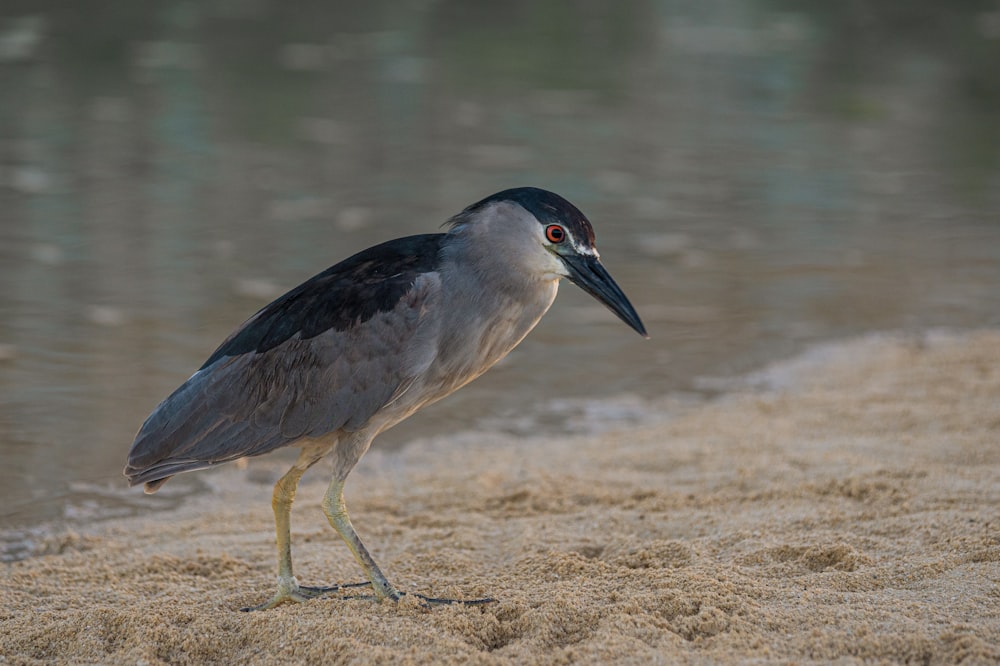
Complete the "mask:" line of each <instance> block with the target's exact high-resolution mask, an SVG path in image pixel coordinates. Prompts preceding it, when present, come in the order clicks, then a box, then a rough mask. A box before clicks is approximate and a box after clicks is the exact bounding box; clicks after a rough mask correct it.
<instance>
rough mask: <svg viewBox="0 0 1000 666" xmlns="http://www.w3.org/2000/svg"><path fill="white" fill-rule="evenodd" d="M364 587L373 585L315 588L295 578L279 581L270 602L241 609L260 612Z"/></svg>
mask: <svg viewBox="0 0 1000 666" xmlns="http://www.w3.org/2000/svg"><path fill="white" fill-rule="evenodd" d="M362 587H371V583H370V582H368V581H364V582H363V583H344V584H342V585H330V586H321V587H313V586H310V585H299V584H298V582H297V581H296V580H295V579H294V578H293V579H292V580H291V581H282V580H279V581H278V591H277V592H275V594H274V596H273V597H271V598H270V599H269V600H268V601H265V602H264V603H262V604H258V605H256V606H247V607H246V608H241V609H240V610H241V611H243V612H244V613H247V612H250V611H258V610H269V609H271V608H274V607H275V606H280V605H281V604H287V603H302V602H303V601H309V600H310V599H315V598H317V597H323V596H326V595H328V594H334V593H338V592H339V593H345V592H348V591H349V590H354V589H358V588H362ZM340 598H341V599H367V598H370V595H354V594H341V597H340Z"/></svg>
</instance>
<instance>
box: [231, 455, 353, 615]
mask: <svg viewBox="0 0 1000 666" xmlns="http://www.w3.org/2000/svg"><path fill="white" fill-rule="evenodd" d="M316 460H317V458H315V457H314V456H311V455H306V454H305V453H303V455H301V456H300V457H299V459H298V460H297V461H296V462H295V465H294V466H293V467H292V468H291V469H290V470H288V472H287V473H286V474H285V475H284V476H283V477H281V478H280V479H278V482H277V483H276V484H274V493H273V494H272V495H271V508H272V509H273V510H274V527H275V532H276V536H277V544H278V590H277V592H275V594H274V596H273V597H271V599H270V600H268V601H265V602H264V603H262V604H260V605H258V606H252V607H250V608H244V609H242V610H244V611H251V610H267V609H269V608H274V607H275V606H278V605H280V604H284V603H288V602H302V601H308V600H309V599H314V598H316V597H318V596H321V595H323V594H326V593H328V592H336V591H339V590H341V589H343V588H350V587H359V585H358V584H350V585H335V586H332V587H305V586H300V585H299V581H298V580H296V578H295V575H294V574H293V573H292V537H291V513H292V502H294V501H295V491H296V490H297V489H298V487H299V480H300V479H301V478H302V475H303V474H305V472H306V470H307V469H309V467H311V466H312V465H313V463H315V462H316ZM362 585H365V586H367V583H363V584H362Z"/></svg>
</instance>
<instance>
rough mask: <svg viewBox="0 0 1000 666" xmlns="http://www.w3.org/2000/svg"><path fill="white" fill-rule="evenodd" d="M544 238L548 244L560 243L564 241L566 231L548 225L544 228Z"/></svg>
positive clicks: (554, 225)
mask: <svg viewBox="0 0 1000 666" xmlns="http://www.w3.org/2000/svg"><path fill="white" fill-rule="evenodd" d="M545 237H546V238H547V239H548V240H549V242H550V243H562V242H563V241H564V240H566V230H565V229H563V228H562V227H560V226H559V225H558V224H550V225H549V226H547V227H545Z"/></svg>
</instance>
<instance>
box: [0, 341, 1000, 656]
mask: <svg viewBox="0 0 1000 666" xmlns="http://www.w3.org/2000/svg"><path fill="white" fill-rule="evenodd" d="M723 384H724V385H725V388H726V392H725V393H723V394H721V395H719V396H718V397H716V398H713V399H710V400H701V401H696V400H684V399H680V398H664V399H663V400H662V401H661V402H660V403H659V404H657V405H656V408H657V410H658V411H659V412H660V414H661V416H662V418H661V419H659V420H657V421H656V422H655V423H652V424H645V425H637V426H636V427H635V428H634V429H630V430H621V431H616V432H613V433H605V434H601V435H594V436H573V437H568V436H567V437H556V438H553V437H547V438H538V439H530V438H529V439H525V438H512V437H502V436H498V435H490V434H481V433H467V434H461V435H456V436H454V437H450V438H446V439H442V440H438V441H418V442H415V443H413V444H412V445H410V446H408V447H406V448H404V449H403V450H402V451H399V452H394V453H386V452H379V451H373V452H371V454H370V455H369V456H368V457H366V458H365V460H363V461H362V464H361V465H360V466H359V467H358V469H357V470H356V471H355V473H354V474H353V475H352V477H351V479H350V481H349V482H348V486H347V495H346V496H347V503H348V507H349V508H350V510H351V514H352V517H353V520H354V524H355V525H356V526H357V527H358V529H359V531H360V532H361V534H362V537H363V538H364V539H365V540H366V541H367V543H368V545H369V546H370V548H371V550H372V551H373V554H374V555H375V557H376V558H377V559H378V560H379V561H380V563H381V564H382V566H383V569H384V570H385V571H386V573H387V575H388V576H389V577H390V579H391V580H393V581H394V582H396V584H397V585H399V586H400V587H401V589H405V590H408V591H416V592H422V593H426V594H432V595H437V596H455V597H476V596H482V595H493V596H495V597H496V598H497V599H498V602H497V603H495V604H490V605H487V606H481V607H459V606H449V607H436V608H433V609H430V610H427V609H425V608H422V607H420V606H419V605H418V604H417V603H416V599H415V598H414V597H413V596H412V595H411V596H407V597H405V598H404V599H403V601H402V602H400V603H399V604H393V603H389V602H386V603H382V604H378V603H374V602H370V601H359V600H349V601H345V600H340V599H321V600H314V601H311V602H309V603H305V604H294V605H285V606H282V607H279V608H277V609H274V610H271V611H267V612H256V613H241V612H239V610H238V609H239V608H240V607H241V606H246V605H249V604H254V603H257V602H260V601H263V600H264V599H265V598H267V597H269V596H270V594H271V593H272V586H273V584H274V574H273V569H274V552H273V534H272V523H271V511H270V504H269V497H270V488H269V484H270V482H271V481H273V479H275V478H276V477H277V476H278V475H279V474H280V473H281V471H282V470H281V465H280V464H279V461H275V460H273V459H266V458H265V459H262V460H260V459H258V460H254V461H252V462H251V463H250V464H249V466H248V467H246V468H243V469H241V468H239V467H237V466H232V465H231V466H228V467H227V468H224V469H222V470H219V471H218V472H201V473H199V474H201V475H203V476H204V477H205V479H206V482H207V484H208V486H209V488H210V490H209V491H208V492H205V493H201V494H199V495H197V496H195V497H193V498H191V499H190V500H189V501H186V502H184V503H182V505H181V506H180V508H178V509H175V510H171V511H152V512H148V513H145V514H144V515H141V516H136V517H132V518H127V519H121V520H114V521H106V522H103V523H101V522H99V523H96V524H90V525H87V526H86V527H80V526H77V527H75V531H68V530H67V529H66V528H55V529H57V532H56V534H55V535H54V536H51V537H49V538H48V539H45V540H42V541H41V542H39V543H38V544H37V548H36V550H37V553H36V554H35V555H33V556H32V557H29V558H27V559H24V560H22V561H19V562H15V563H12V564H7V565H4V575H3V576H2V580H0V599H2V604H0V655H2V657H0V662H2V663H15V664H21V663H24V664H31V663H128V664H160V663H249V664H270V663H320V662H323V663H368V662H383V663H389V662H391V663H432V662H433V663H459V662H461V663H465V662H472V663H497V664H500V663H517V664H527V663H573V662H583V663H599V662H603V663H610V662H613V661H614V662H618V663H621V662H625V663H628V662H631V663H650V662H659V663H671V664H672V663H748V662H764V663H778V662H794V663H808V662H822V663H826V662H831V661H837V662H838V663H854V662H861V661H864V662H905V663H964V664H976V663H997V662H998V661H1000V332H997V331H979V332H969V333H962V334H958V333H928V334H923V335H909V336H892V335H885V336H873V337H867V338H864V339H860V340H854V341H847V342H844V343H840V344H836V345H831V346H827V347H824V348H821V349H818V350H814V351H813V352H811V353H808V354H806V355H804V356H802V357H799V358H796V359H792V360H791V361H788V362H785V363H780V364H776V365H775V366H772V367H770V368H768V369H766V370H764V371H762V372H760V373H756V374H754V375H752V376H750V377H747V378H743V379H742V380H739V381H730V382H724V383H723ZM320 468H321V466H320ZM322 471H323V470H322V469H321V471H319V472H310V474H308V475H307V476H306V478H305V480H304V481H303V484H302V487H301V489H300V492H299V497H298V500H297V503H296V510H295V511H294V513H293V540H294V550H293V553H294V555H295V564H296V573H297V575H298V576H299V579H300V580H301V581H302V582H303V583H312V584H319V583H325V584H330V583H335V582H346V581H353V580H358V573H359V572H358V569H357V566H356V565H355V563H354V562H353V560H352V559H351V557H350V555H349V553H348V552H347V549H346V548H345V547H344V546H343V545H342V544H341V543H340V542H339V540H338V539H337V537H336V536H335V535H334V533H333V532H332V530H331V529H330V528H329V527H328V525H327V524H326V521H325V519H324V517H323V515H322V513H321V512H320V509H319V499H320V497H321V496H322V493H323V490H324V489H325V485H326V479H325V474H323V473H322ZM167 488H169V484H168V486H167V487H165V489H164V490H165V491H166V490H167ZM136 492H138V491H136ZM149 500H150V501H156V497H153V498H149Z"/></svg>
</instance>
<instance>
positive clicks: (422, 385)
mask: <svg viewBox="0 0 1000 666" xmlns="http://www.w3.org/2000/svg"><path fill="white" fill-rule="evenodd" d="M449 227H450V228H449V229H448V231H447V233H438V234H424V235H419V236H410V237H407V238H399V239H397V240H392V241H389V242H387V243H382V244H381V245H376V246H374V247H371V248H368V249H367V250H364V251H362V252H359V253H358V254H356V255H354V256H353V257H350V258H349V259H345V260H344V261H342V262H340V263H339V264H337V265H335V266H333V267H331V268H328V269H327V270H325V271H323V272H322V273H320V274H319V275H317V276H315V277H313V278H312V279H310V280H307V281H306V282H304V283H303V284H301V285H299V286H298V287H296V288H295V289H293V290H291V291H290V292H288V293H287V294H285V295H284V296H282V297H280V298H278V299H277V300H275V301H274V302H273V303H270V304H269V305H267V306H265V307H264V308H263V309H261V310H260V311H259V312H257V313H256V314H255V315H253V316H252V317H250V318H249V319H248V320H247V321H246V322H245V323H244V324H243V325H242V326H240V327H239V328H238V329H236V331H235V332H234V333H233V334H232V335H230V336H229V338H227V339H226V340H225V342H223V343H222V345H221V346H220V347H219V348H218V349H216V350H215V352H214V353H213V354H212V355H211V356H209V358H208V360H207V361H205V364H204V365H202V366H201V368H200V369H199V370H198V371H197V372H195V373H194V374H193V375H192V376H191V377H190V379H188V380H187V381H186V382H184V384H182V385H181V386H180V388H178V389H177V390H176V391H174V392H173V393H172V394H171V395H170V396H169V397H168V398H167V399H166V400H164V401H163V402H162V403H160V405H159V406H158V407H157V408H156V409H155V410H154V411H153V413H152V414H151V415H150V416H149V418H147V419H146V422H145V423H143V425H142V428H141V429H140V430H139V433H138V435H136V438H135V442H134V443H133V444H132V450H131V451H129V455H128V464H127V465H126V467H125V475H126V476H127V477H128V480H129V484H130V485H136V484H139V483H144V484H146V492H147V493H153V492H156V490H157V489H158V488H159V487H160V486H162V485H163V484H164V483H166V481H167V480H168V479H169V478H170V477H171V476H173V475H174V474H179V473H181V472H189V471H192V470H197V469H203V468H206V467H212V466H214V465H218V464H220V463H224V462H229V461H232V460H236V459H238V458H243V457H245V456H258V455H261V454H264V453H268V452H270V451H274V450H275V449H279V448H282V447H285V446H295V447H298V448H299V449H300V453H299V457H298V459H297V460H296V462H295V464H294V465H293V466H292V468H291V469H290V470H289V471H288V473H286V474H285V475H284V476H283V477H281V479H279V480H278V482H277V484H275V486H274V494H273V497H272V507H273V508H274V521H275V526H276V529H277V544H278V590H277V592H276V593H275V595H274V597H272V598H271V599H270V600H269V601H267V602H266V603H264V604H261V605H260V606H258V607H257V608H271V607H273V606H276V605H278V604H280V603H283V602H286V601H305V600H307V599H310V598H313V597H316V596H319V595H322V594H324V593H327V592H331V591H336V590H339V589H342V588H343V587H345V586H334V587H305V586H300V585H299V583H298V581H297V580H296V579H295V577H294V575H293V574H292V555H291V541H290V535H289V514H290V513H291V508H292V500H293V499H294V497H295V490H296V488H297V486H298V483H299V479H300V478H301V477H302V474H303V473H304V472H305V471H306V470H307V469H309V467H311V466H312V465H314V464H315V463H316V462H317V461H319V460H320V459H321V458H323V457H325V456H328V455H332V457H333V480H332V481H331V482H330V486H329V488H328V489H327V491H326V494H325V495H324V496H323V511H324V513H326V515H327V517H328V518H329V521H330V524H331V525H332V526H333V528H334V529H335V530H336V531H337V533H338V534H339V535H340V537H341V538H342V539H343V540H344V541H345V542H346V543H347V547H348V548H350V550H351V553H353V554H354V557H355V558H356V559H357V561H358V563H359V564H360V565H361V568H362V569H364V572H365V574H366V575H367V577H368V580H369V581H370V584H371V587H372V590H373V591H374V596H375V598H376V599H384V598H389V599H393V600H398V599H399V598H400V592H399V591H398V590H397V589H396V588H395V587H393V585H392V584H390V583H389V581H388V580H387V579H386V577H385V576H384V575H383V574H382V572H381V571H380V570H379V567H378V565H377V564H375V560H374V559H372V556H371V555H369V554H368V550H367V549H366V548H365V546H364V544H362V543H361V539H360V538H359V537H358V534H357V532H355V531H354V527H353V526H352V525H351V521H350V518H349V517H348V515H347V508H346V507H345V506H344V495H343V488H344V481H345V479H347V475H348V474H349V473H350V471H351V469H353V468H354V466H355V465H356V464H357V462H358V460H359V459H360V458H361V456H362V455H364V453H365V451H367V450H368V447H369V445H370V444H371V443H372V440H373V439H374V438H375V437H376V435H378V434H379V433H380V432H382V431H384V430H386V429H387V428H390V427H392V426H394V425H395V424H397V423H399V422H400V421H402V420H403V419H405V418H406V417H408V416H410V415H411V414H413V413H414V412H416V411H417V410H418V409H420V408H421V407H424V406H425V405H428V404H430V403H432V402H434V401H436V400H440V399H441V398H443V397H445V396H446V395H448V394H449V393H451V392H452V391H455V390H456V389H458V388H459V387H461V386H463V385H464V384H466V383H468V382H469V381H471V380H473V379H475V378H476V377H478V376H479V375H481V374H483V373H484V372H486V370H488V369H489V368H490V367H491V366H492V365H493V364H495V363H496V362H497V361H499V360H500V359H502V358H503V357H504V356H506V355H507V354H508V352H510V350H512V349H513V348H514V347H515V346H516V345H517V344H518V343H519V342H520V341H521V340H522V339H523V338H524V336H525V335H527V333H528V332H529V331H530V330H531V329H532V328H534V326H535V324H537V323H538V320H539V319H540V318H541V317H542V315H543V314H545V312H546V310H548V309H549V306H550V305H552V301H553V300H554V299H555V297H556V291H557V289H558V285H559V280H560V278H564V277H565V278H569V279H570V280H571V281H572V282H574V283H576V284H577V285H579V286H580V287H582V288H583V289H584V290H585V291H587V292H588V293H590V294H591V295H593V296H594V297H595V298H597V299H598V300H599V301H601V302H602V303H604V304H605V305H606V306H608V308H610V309H611V311H612V312H614V313H615V314H616V315H618V316H619V317H620V318H621V319H622V320H623V321H624V322H625V323H626V324H628V325H629V326H631V327H632V328H633V329H635V330H636V331H637V332H638V333H640V334H641V335H643V336H645V335H646V329H645V327H644V326H643V324H642V321H641V320H640V319H639V315H638V314H636V312H635V309H634V308H633V307H632V305H631V303H629V301H628V298H626V296H625V294H623V293H622V291H621V289H619V287H618V285H617V284H615V281H614V280H613V279H612V278H611V276H610V275H609V274H608V272H607V270H606V269H605V268H604V266H602V265H601V263H600V261H599V258H598V254H597V249H596V248H595V247H594V231H593V229H592V228H591V226H590V222H589V221H588V220H587V218H586V217H584V215H583V213H581V212H580V211H579V210H578V209H577V208H576V207H575V206H573V204H571V203H569V202H568V201H566V200H565V199H563V198H562V197H560V196H558V195H556V194H553V193H552V192H547V191H545V190H540V189H537V188H533V187H521V188H516V189H511V190H505V191H503V192H499V193H497V194H494V195H493V196H490V197H487V198H485V199H483V200H482V201H479V202H478V203H475V204H472V205H471V206H469V207H468V208H466V209H465V210H463V211H462V212H461V213H459V214H458V215H456V216H455V217H453V218H452V219H451V220H450V222H449ZM363 585H368V583H364V584H363ZM422 598H423V599H425V600H427V601H432V602H433V601H448V600H435V599H429V598H427V597H422Z"/></svg>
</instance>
